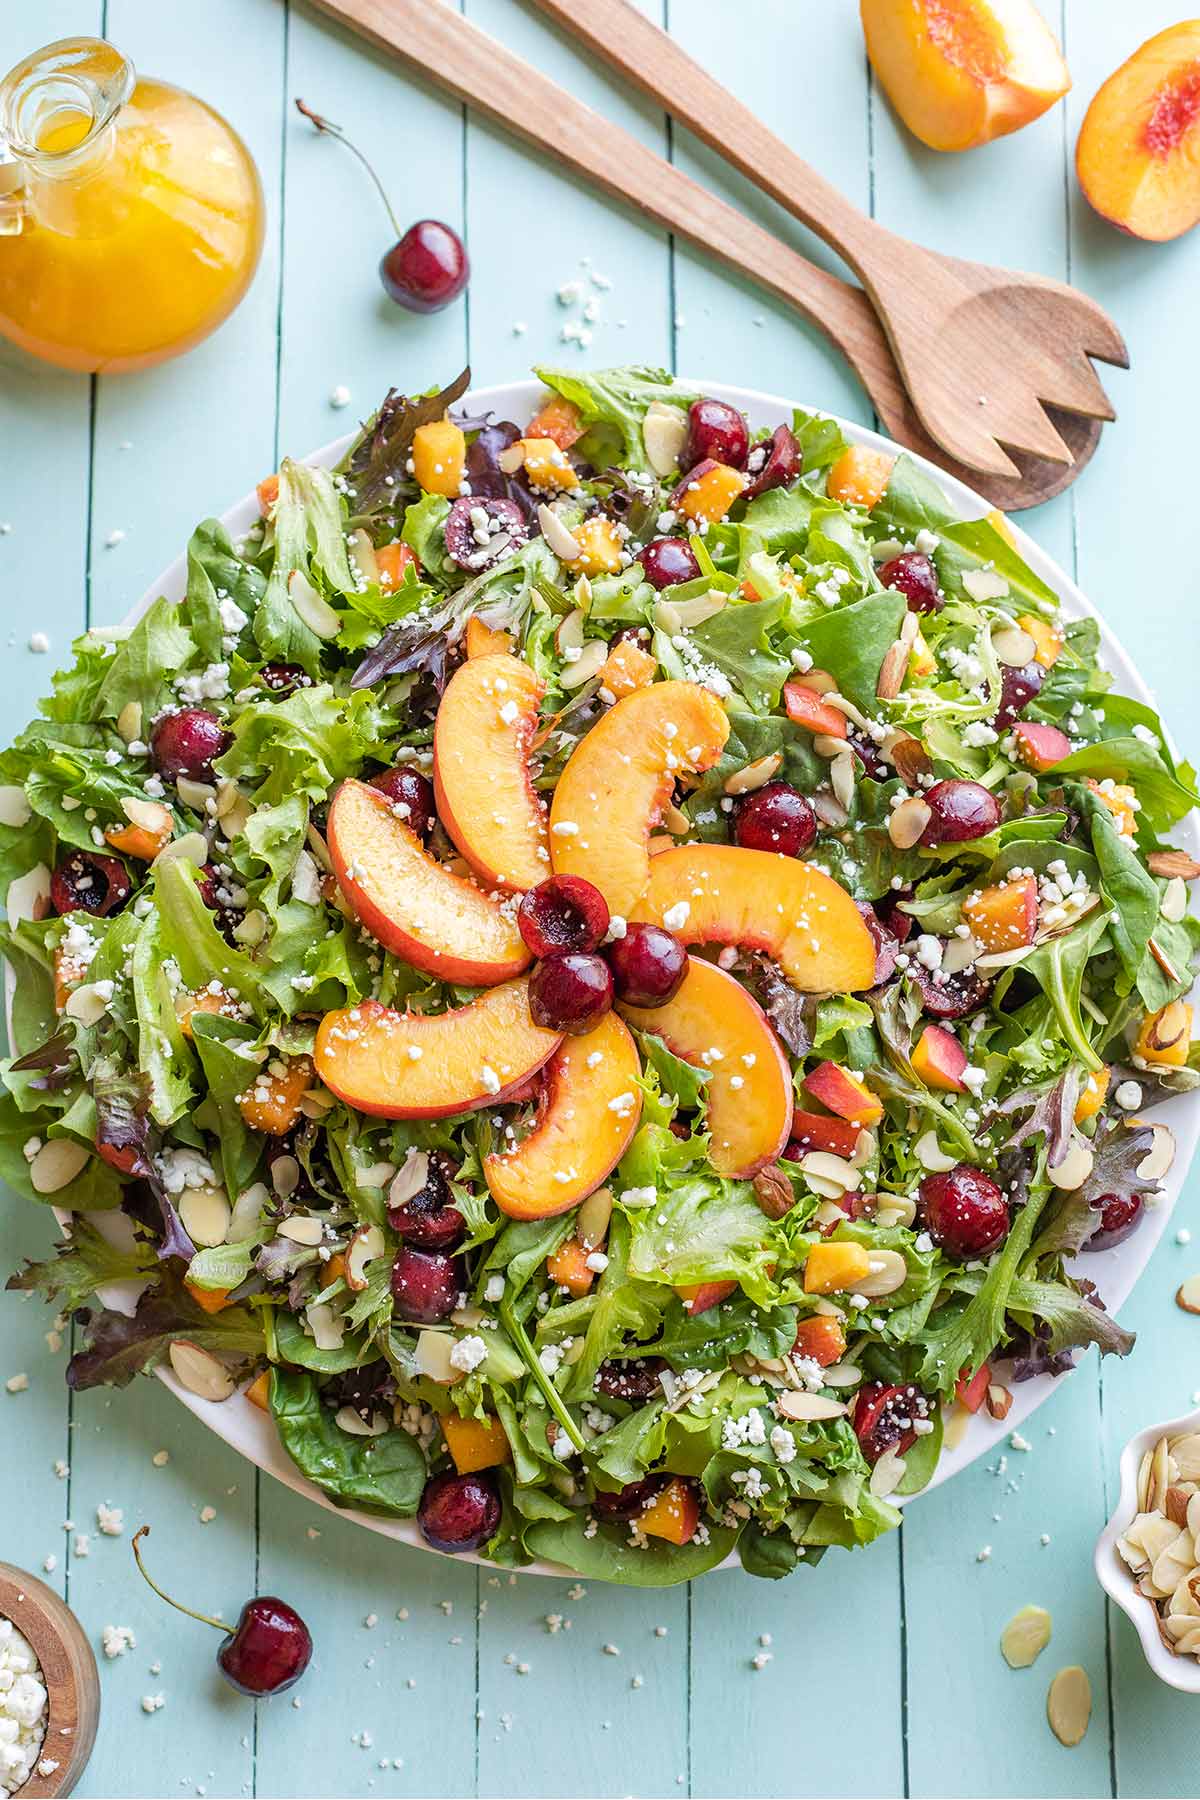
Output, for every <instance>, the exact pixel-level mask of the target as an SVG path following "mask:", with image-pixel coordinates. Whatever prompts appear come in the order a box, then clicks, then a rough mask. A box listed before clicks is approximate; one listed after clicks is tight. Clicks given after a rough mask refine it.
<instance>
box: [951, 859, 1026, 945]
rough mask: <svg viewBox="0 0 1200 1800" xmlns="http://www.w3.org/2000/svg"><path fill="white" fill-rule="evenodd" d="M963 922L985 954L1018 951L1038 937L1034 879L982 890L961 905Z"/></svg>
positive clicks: (1022, 877)
mask: <svg viewBox="0 0 1200 1800" xmlns="http://www.w3.org/2000/svg"><path fill="white" fill-rule="evenodd" d="M962 910H963V918H964V919H965V920H966V922H967V924H968V925H969V926H970V927H971V936H972V937H973V938H974V939H975V941H976V943H977V944H979V945H981V946H982V948H983V949H984V950H992V951H997V950H1017V949H1019V948H1020V947H1021V945H1022V944H1032V942H1033V940H1034V937H1035V936H1036V935H1037V917H1038V889H1037V877H1036V876H1035V875H1022V876H1021V878H1020V880H1019V881H1005V882H1002V883H1001V884H1000V885H999V886H998V887H988V888H981V889H980V890H979V892H978V893H975V894H970V895H969V896H968V897H967V899H965V900H964V901H963V909H962Z"/></svg>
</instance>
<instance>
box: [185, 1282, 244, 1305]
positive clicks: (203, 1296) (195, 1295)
mask: <svg viewBox="0 0 1200 1800" xmlns="http://www.w3.org/2000/svg"><path fill="white" fill-rule="evenodd" d="M183 1285H184V1287H185V1288H186V1289H187V1291H188V1293H189V1294H190V1295H191V1296H192V1299H193V1300H194V1301H195V1302H196V1305H197V1306H199V1307H202V1308H203V1310H204V1311H205V1312H206V1313H219V1312H224V1311H225V1308H226V1307H227V1306H228V1305H229V1296H230V1294H231V1293H232V1292H233V1289H232V1288H202V1287H198V1286H197V1284H196V1283H195V1282H194V1281H189V1280H188V1279H187V1276H186V1275H185V1276H184V1278H183Z"/></svg>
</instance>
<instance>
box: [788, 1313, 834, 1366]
mask: <svg viewBox="0 0 1200 1800" xmlns="http://www.w3.org/2000/svg"><path fill="white" fill-rule="evenodd" d="M793 1349H794V1351H795V1354H796V1355H797V1356H803V1357H804V1358H805V1359H806V1360H807V1361H810V1362H815V1363H817V1364H818V1365H819V1367H820V1368H822V1369H827V1368H828V1367H829V1365H830V1364H831V1363H835V1362H841V1360H842V1358H843V1356H844V1355H845V1354H846V1333H845V1332H844V1331H843V1330H842V1322H841V1320H840V1319H835V1318H831V1317H830V1316H829V1315H827V1314H826V1313H813V1315H812V1317H811V1318H808V1319H800V1320H798V1321H797V1324H796V1342H795V1344H794V1346H793Z"/></svg>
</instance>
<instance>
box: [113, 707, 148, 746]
mask: <svg viewBox="0 0 1200 1800" xmlns="http://www.w3.org/2000/svg"><path fill="white" fill-rule="evenodd" d="M141 735H142V703H141V701H140V700H127V701H126V702H125V704H124V706H123V707H122V708H121V710H120V712H119V713H118V714H117V736H118V737H119V738H121V739H123V741H124V742H125V743H127V744H136V743H137V741H138V739H139V738H140V737H141Z"/></svg>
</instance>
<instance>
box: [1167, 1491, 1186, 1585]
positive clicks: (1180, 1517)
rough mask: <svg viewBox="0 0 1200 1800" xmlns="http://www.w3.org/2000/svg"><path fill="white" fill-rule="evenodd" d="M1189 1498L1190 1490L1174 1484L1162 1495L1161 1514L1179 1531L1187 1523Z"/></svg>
mask: <svg viewBox="0 0 1200 1800" xmlns="http://www.w3.org/2000/svg"><path fill="white" fill-rule="evenodd" d="M1191 1498H1192V1490H1191V1489H1190V1488H1185V1487H1179V1486H1178V1485H1175V1484H1173V1485H1172V1486H1171V1487H1169V1488H1168V1489H1167V1491H1166V1493H1165V1494H1164V1495H1163V1512H1164V1513H1165V1514H1166V1516H1167V1518H1168V1519H1170V1521H1171V1523H1172V1525H1178V1526H1179V1529H1180V1530H1181V1531H1182V1530H1183V1529H1184V1527H1185V1526H1186V1525H1187V1522H1188V1501H1189V1500H1190V1499H1191ZM1190 1535H1191V1534H1190V1533H1189V1536H1190ZM1185 1579H1186V1578H1185ZM1177 1585H1182V1583H1177Z"/></svg>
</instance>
